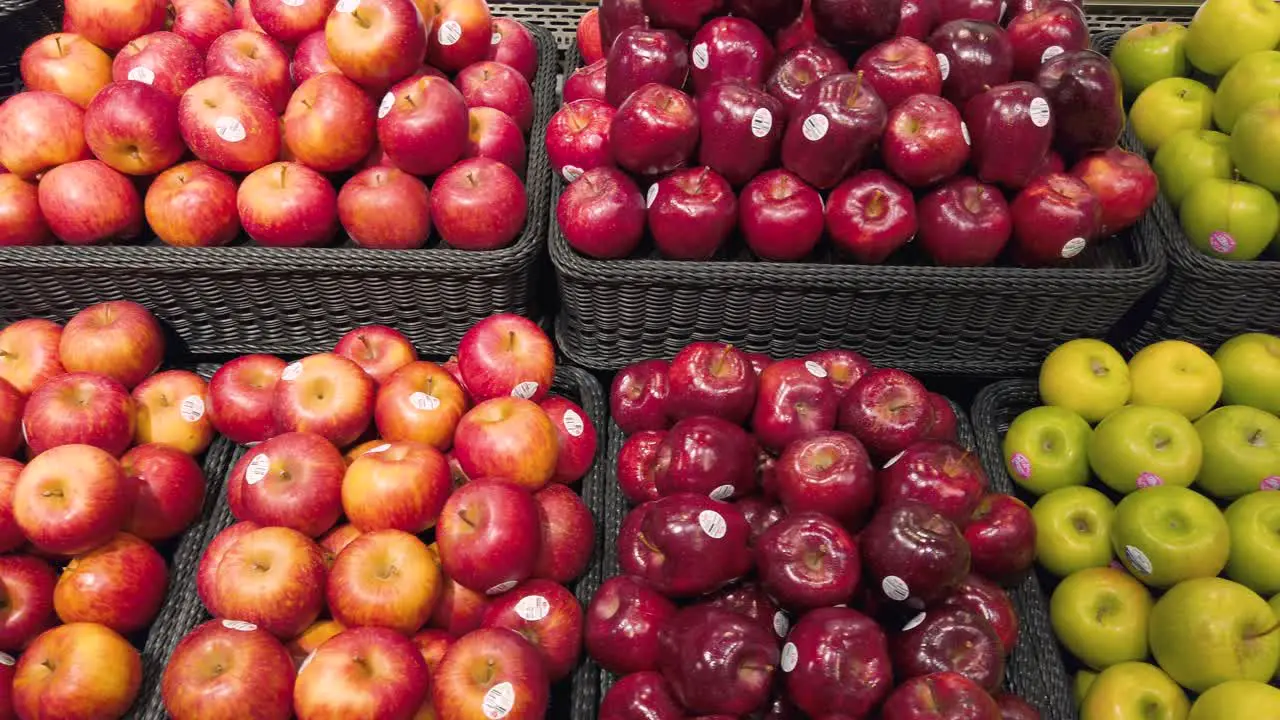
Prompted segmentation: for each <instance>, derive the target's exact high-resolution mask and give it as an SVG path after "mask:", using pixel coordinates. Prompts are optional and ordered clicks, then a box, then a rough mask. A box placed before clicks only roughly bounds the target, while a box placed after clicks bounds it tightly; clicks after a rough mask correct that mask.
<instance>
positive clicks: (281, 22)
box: [251, 0, 335, 45]
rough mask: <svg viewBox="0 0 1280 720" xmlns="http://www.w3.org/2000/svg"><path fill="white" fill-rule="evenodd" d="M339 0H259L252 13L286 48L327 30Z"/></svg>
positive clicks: (268, 32) (263, 27)
mask: <svg viewBox="0 0 1280 720" xmlns="http://www.w3.org/2000/svg"><path fill="white" fill-rule="evenodd" d="M334 2H335V0H255V1H254V3H253V7H252V8H251V11H252V12H253V19H254V20H256V21H257V23H258V24H259V25H261V26H262V29H263V30H264V31H266V33H267V34H268V35H270V36H271V37H273V38H275V39H276V40H277V41H279V42H280V43H281V44H283V45H296V44H298V43H299V42H300V41H301V40H302V39H303V38H305V37H306V36H308V35H310V34H312V33H315V32H320V31H321V30H324V24H325V20H326V19H328V17H329V12H330V11H332V10H333V6H334Z"/></svg>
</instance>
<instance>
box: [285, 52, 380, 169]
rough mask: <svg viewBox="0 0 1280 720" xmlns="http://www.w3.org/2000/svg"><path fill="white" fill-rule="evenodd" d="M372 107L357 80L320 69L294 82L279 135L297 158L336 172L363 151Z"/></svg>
mask: <svg viewBox="0 0 1280 720" xmlns="http://www.w3.org/2000/svg"><path fill="white" fill-rule="evenodd" d="M375 112H376V108H375V107H374V104H373V101H372V100H370V99H369V95H368V94H367V93H365V92H364V91H363V90H362V89H361V88H360V86H359V85H356V84H355V83H353V82H351V81H350V80H348V79H346V78H345V77H343V76H342V75H339V74H337V73H322V74H320V75H317V76H315V77H313V78H309V79H307V80H305V81H303V82H302V84H300V85H299V86H298V89H297V90H295V91H294V92H293V95H292V97H291V98H290V99H289V103H288V106H287V108H286V109H285V111H284V141H285V144H286V145H287V146H288V148H289V151H290V152H292V153H293V154H294V157H295V158H296V159H297V160H298V161H299V162H301V163H303V164H305V165H307V166H308V167H311V168H312V169H314V170H318V171H320V172H337V171H339V170H346V169H348V168H351V167H353V166H355V165H356V163H358V162H360V161H361V160H363V159H364V157H365V156H366V155H368V154H369V150H370V149H371V148H372V147H373V142H374V139H375V134H374V130H375V128H374V113H375Z"/></svg>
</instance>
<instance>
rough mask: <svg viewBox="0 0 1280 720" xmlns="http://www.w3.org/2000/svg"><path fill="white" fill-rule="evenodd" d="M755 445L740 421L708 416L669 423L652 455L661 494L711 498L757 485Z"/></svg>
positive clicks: (744, 492)
mask: <svg viewBox="0 0 1280 720" xmlns="http://www.w3.org/2000/svg"><path fill="white" fill-rule="evenodd" d="M755 456H756V446H755V443H754V442H753V441H752V439H751V436H750V435H748V434H747V432H746V431H745V430H743V429H742V428H741V427H740V426H738V425H735V424H733V423H731V422H729V421H727V420H723V419H721V418H718V417H714V416H711V415H698V416H694V417H691V418H685V419H683V420H681V421H679V422H677V423H676V424H675V425H673V426H672V427H671V429H670V430H668V431H667V434H666V436H665V437H664V438H663V440H662V445H660V446H659V447H658V455H657V457H656V458H655V459H654V470H653V472H654V482H655V485H656V487H657V489H658V495H659V496H667V495H678V494H682V493H699V494H702V495H706V496H708V497H710V498H712V499H714V500H728V499H730V498H739V497H743V496H746V495H750V494H751V493H752V492H754V491H755V490H756V473H755V470H756V468H755Z"/></svg>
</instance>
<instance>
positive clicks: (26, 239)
mask: <svg viewBox="0 0 1280 720" xmlns="http://www.w3.org/2000/svg"><path fill="white" fill-rule="evenodd" d="M51 242H53V233H51V232H50V231H49V223H48V222H47V221H45V219H44V216H43V215H41V214H40V191H39V189H38V188H37V187H36V185H35V183H31V182H27V181H26V180H23V179H22V178H20V177H18V176H17V175H13V174H10V173H5V174H4V175H0V247H14V246H21V245H48V244H49V243H51Z"/></svg>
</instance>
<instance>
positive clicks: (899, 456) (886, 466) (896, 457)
mask: <svg viewBox="0 0 1280 720" xmlns="http://www.w3.org/2000/svg"><path fill="white" fill-rule="evenodd" d="M906 454H907V451H906V450H903V451H902V452H900V453H898V454H897V455H894V456H893V457H891V458H889V462H887V463H885V464H884V467H883V468H881V470H888V469H889V468H891V467H893V465H894V463H896V462H898V461H899V460H901V459H902V456H903V455H906Z"/></svg>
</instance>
